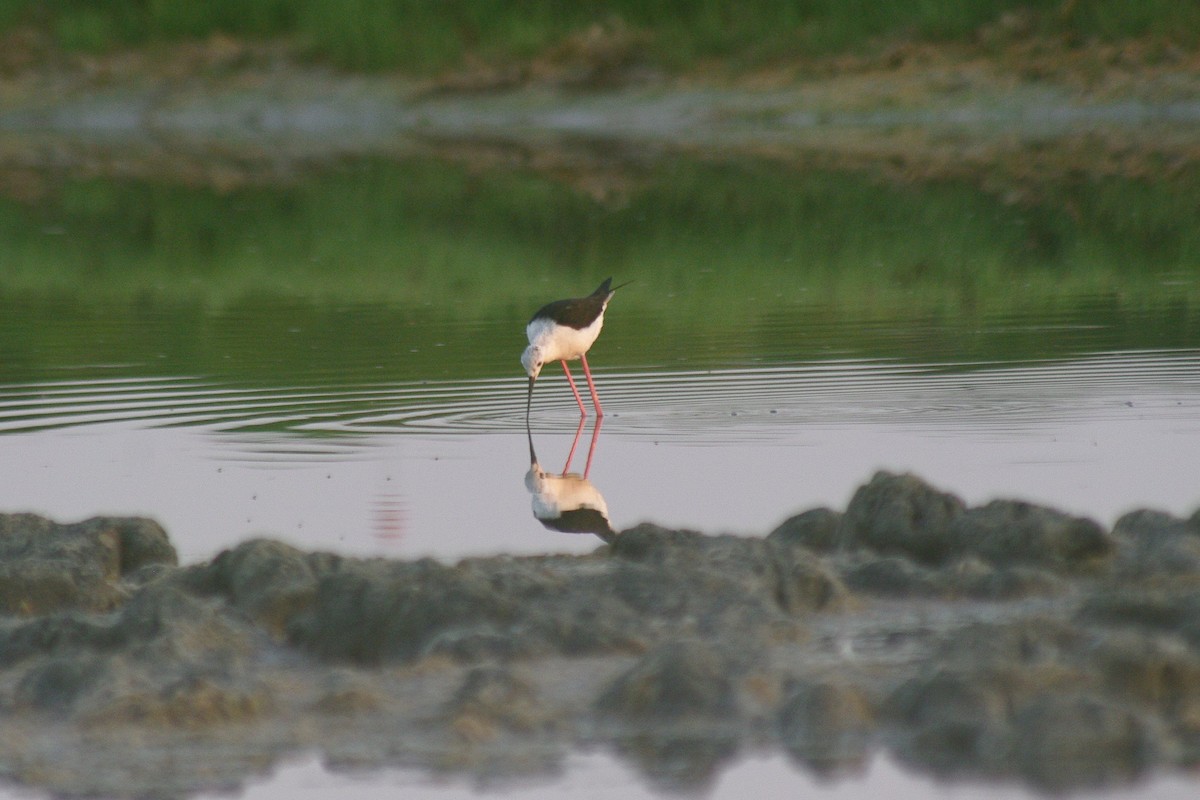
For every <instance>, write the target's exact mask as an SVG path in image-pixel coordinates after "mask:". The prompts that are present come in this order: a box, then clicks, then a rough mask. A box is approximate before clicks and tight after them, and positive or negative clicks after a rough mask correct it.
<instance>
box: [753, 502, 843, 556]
mask: <svg viewBox="0 0 1200 800" xmlns="http://www.w3.org/2000/svg"><path fill="white" fill-rule="evenodd" d="M841 524H842V514H841V512H838V511H834V510H832V509H829V508H813V509H810V510H808V511H805V512H804V513H802V514H797V515H795V516H793V517H788V518H787V519H785V520H784V521H783V522H782V523H780V525H779V527H777V528H776V529H775V530H773V531H771V532H770V533H769V534H767V541H771V542H775V543H777V544H780V545H786V546H788V547H807V548H809V549H811V550H816V551H818V552H828V551H830V550H834V549H836V548H837V547H838V544H839V539H838V530H839V529H840V527H841Z"/></svg>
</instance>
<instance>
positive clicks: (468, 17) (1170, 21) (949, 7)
mask: <svg viewBox="0 0 1200 800" xmlns="http://www.w3.org/2000/svg"><path fill="white" fill-rule="evenodd" d="M596 25H599V26H601V28H602V29H603V30H605V31H607V32H608V33H609V34H610V38H615V39H616V40H617V43H618V47H617V48H616V51H614V52H610V53H609V57H616V58H623V59H637V60H640V61H646V62H649V63H652V64H655V65H658V66H664V67H667V68H686V67H687V66H689V65H692V64H694V63H696V62H697V61H699V60H702V59H708V58H722V59H726V60H730V61H732V62H734V63H744V64H755V63H762V62H766V61H770V60H772V59H776V58H787V57H795V56H800V55H802V56H814V55H816V56H819V55H823V54H829V53H833V52H840V51H854V50H858V49H861V48H864V47H866V46H867V45H868V44H870V43H872V42H875V41H877V40H878V39H879V38H880V37H884V38H887V37H898V38H902V39H905V40H917V41H946V40H958V39H978V38H983V39H995V38H999V39H1003V38H1005V37H1011V36H1028V35H1046V36H1054V37H1060V38H1066V39H1067V40H1069V41H1070V40H1086V39H1092V38H1099V39H1102V40H1120V39H1125V38H1130V37H1151V38H1153V39H1156V40H1160V41H1162V42H1164V43H1167V42H1169V43H1173V44H1175V45H1183V46H1187V47H1193V46H1195V45H1196V44H1197V42H1200V5H1198V4H1196V3H1194V2H1179V0H1139V2H1130V0H897V2H893V3H884V2H873V1H872V0H809V1H808V2H804V3H796V2H786V1H784V0H744V2H740V3H730V2H724V1H722V0H696V2H681V1H680V0H605V2H590V3H575V2H565V1H561V2H511V0H442V1H440V2H438V1H431V0H345V1H344V2H343V1H342V0H210V1H209V2H165V1H164V0H59V2H55V3H47V2H44V0H0V31H3V30H5V29H12V28H14V27H17V26H34V27H36V28H39V29H41V30H44V31H46V32H48V33H49V34H50V35H51V37H52V38H53V40H54V41H55V42H57V44H58V45H59V46H61V47H62V48H64V49H66V50H68V51H86V52H103V51H108V50H112V49H114V48H120V47H128V46H144V45H153V44H161V43H170V42H173V41H178V40H180V39H189V38H193V39H194V38H203V37H207V36H210V35H213V34H218V33H221V34H229V35H234V36H244V37H252V38H270V37H287V38H290V39H292V40H293V41H296V42H297V43H299V45H300V46H301V47H302V48H303V49H305V50H306V51H307V52H309V53H310V54H311V55H312V56H314V57H316V58H319V59H327V60H329V61H330V62H332V63H334V64H336V65H338V66H341V67H344V68H349V69H358V70H383V69H394V68H399V69H403V70H408V71H414V72H423V73H428V72H432V71H436V70H440V69H445V68H452V67H455V66H457V65H461V64H462V63H464V61H465V60H466V59H468V58H469V57H470V58H475V59H482V60H484V61H492V62H507V61H511V60H514V59H516V60H520V59H525V58H528V57H530V56H532V55H534V54H537V53H544V52H546V51H547V50H548V49H552V48H554V47H556V46H557V47H562V46H564V42H567V43H568V45H567V46H570V45H569V42H570V41H571V40H570V37H572V36H576V37H578V35H579V34H580V32H582V31H585V30H587V29H589V28H591V27H592V26H596ZM576 43H577V44H578V41H577V42H576Z"/></svg>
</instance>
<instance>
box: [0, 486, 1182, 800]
mask: <svg viewBox="0 0 1200 800" xmlns="http://www.w3.org/2000/svg"><path fill="white" fill-rule="evenodd" d="M1197 518H1198V517H1197V516H1193V517H1192V518H1191V519H1178V518H1174V517H1171V516H1168V515H1165V514H1161V513H1159V512H1154V511H1149V510H1139V511H1135V512H1131V513H1130V514H1128V515H1126V516H1124V517H1122V518H1121V520H1119V521H1118V522H1117V524H1116V525H1115V526H1114V528H1113V530H1111V531H1109V530H1105V529H1104V528H1102V527H1101V526H1100V525H1099V524H1097V523H1096V522H1094V521H1091V520H1088V519H1085V518H1078V517H1072V516H1070V515H1067V514H1063V513H1061V512H1059V511H1056V510H1054V509H1049V508H1044V507H1039V506H1034V505H1031V504H1028V503H1023V502H1020V501H1014V500H998V501H994V502H992V503H989V504H987V505H985V506H982V507H978V508H969V507H968V506H967V505H966V504H965V503H963V502H962V501H961V500H960V499H958V498H956V497H954V496H953V495H950V494H946V493H944V492H940V491H938V490H937V489H935V488H933V487H931V486H929V485H928V484H926V483H925V482H923V481H922V480H921V479H919V478H917V477H916V476H913V475H892V474H888V473H879V474H877V475H876V476H874V477H873V478H872V479H871V481H870V482H868V483H867V484H866V485H864V486H863V487H862V488H861V489H860V490H859V491H858V492H857V493H856V494H855V495H854V497H853V499H852V500H851V502H850V504H849V507H848V508H847V509H846V511H845V512H844V513H839V512H837V511H833V510H830V509H814V510H812V511H808V512H805V513H803V514H799V515H797V516H795V517H792V518H790V519H789V520H787V521H785V522H784V523H783V524H781V525H780V526H779V528H777V529H776V530H775V531H773V532H771V534H770V535H769V536H766V537H764V538H738V537H732V536H706V535H702V534H700V533H696V532H693V531H677V530H668V529H664V528H660V527H657V526H654V525H649V524H644V525H640V526H637V527H635V528H631V529H629V530H626V531H623V532H621V533H620V534H619V535H618V536H617V537H616V539H615V540H614V541H613V542H612V543H611V544H608V545H604V546H601V547H599V548H598V549H597V550H596V551H595V552H594V553H592V554H590V555H587V556H543V557H524V558H511V557H496V558H485V559H468V560H465V561H462V562H460V563H458V564H454V565H447V564H442V563H439V562H435V561H431V560H420V561H412V562H401V561H388V560H382V559H374V560H366V559H353V558H344V557H340V556H336V555H332V554H326V553H306V552H302V551H300V550H297V549H295V548H293V547H291V546H289V545H286V544H284V543H281V542H275V541H269V540H261V539H260V540H253V541H248V542H246V543H244V544H241V545H239V546H238V547H235V548H233V549H231V550H228V551H226V552H223V553H221V554H220V555H218V556H217V557H216V558H214V559H213V560H212V561H210V562H208V563H204V564H198V565H194V566H187V567H179V566H177V564H176V559H175V552H174V549H173V548H172V546H171V544H170V542H169V541H168V540H167V537H166V534H165V533H163V531H162V530H161V528H159V527H158V526H157V525H155V524H154V523H152V522H149V521H146V520H132V519H131V520H121V519H109V518H104V519H95V520H89V521H87V522H83V523H78V524H75V525H59V524H56V523H53V522H50V521H48V520H44V519H41V518H38V517H33V516H29V515H11V516H0V775H4V776H5V780H7V781H8V782H10V783H15V784H19V785H21V786H24V787H28V788H32V789H35V790H42V791H48V792H53V793H56V794H59V795H103V796H124V797H134V796H138V797H141V796H151V795H153V796H186V795H188V794H192V793H195V792H198V791H202V790H220V791H229V790H234V789H236V788H237V787H238V786H241V785H243V784H244V783H245V782H246V781H248V780H250V779H251V778H255V777H258V776H260V775H262V774H263V773H264V771H269V770H270V769H271V768H272V766H273V765H275V764H277V763H279V762H280V761H281V760H282V759H284V758H287V757H289V756H290V755H294V754H297V753H300V752H305V751H312V750H316V751H319V752H320V753H322V755H323V757H324V758H325V759H326V760H327V761H328V762H329V763H332V764H339V763H347V764H353V765H354V766H355V767H356V768H357V769H369V768H383V767H390V766H400V767H412V768H424V769H430V770H437V771H447V770H449V771H452V772H454V771H457V772H461V773H465V774H468V775H471V776H475V777H477V778H480V779H483V780H489V779H493V778H496V777H497V776H519V775H544V774H552V773H553V772H554V771H555V770H558V769H561V767H562V763H563V760H564V759H565V757H566V755H567V754H568V753H569V752H570V751H571V750H572V749H574V748H597V747H599V748H603V749H606V750H608V751H609V752H612V753H615V754H616V755H617V756H618V757H620V758H623V759H627V760H628V761H629V762H630V763H631V764H632V765H634V766H635V768H636V769H638V770H639V771H640V772H642V773H643V774H644V776H645V777H646V780H647V781H649V782H650V783H651V784H652V785H654V786H656V787H661V788H663V789H672V790H678V789H699V788H703V787H704V786H705V785H707V783H708V782H710V781H712V780H713V779H714V778H715V777H716V776H717V775H719V773H720V771H721V769H722V768H723V767H724V766H726V765H728V764H729V763H731V761H733V760H734V759H736V757H737V756H738V755H739V754H740V753H742V752H745V751H748V750H751V749H756V750H761V749H762V748H778V749H779V750H780V751H782V752H786V753H787V754H789V756H790V757H791V758H792V759H794V761H795V762H796V763H797V765H799V766H800V767H801V768H803V769H807V770H810V771H812V772H814V773H816V774H818V775H821V776H826V777H831V778H836V776H838V775H839V774H842V773H844V772H846V771H847V770H852V769H855V768H858V767H861V766H862V765H863V764H865V763H867V761H868V760H869V759H870V758H871V756H872V755H873V754H875V753H878V752H881V751H886V752H890V753H891V754H892V755H893V756H894V757H895V758H897V759H898V760H899V761H900V762H901V763H903V764H906V765H909V766H910V767H911V768H912V769H916V770H920V771H923V772H928V773H931V774H935V775H939V776H947V777H955V778H957V777H967V778H971V779H988V780H994V781H1016V782H1022V783H1027V784H1031V785H1033V786H1035V787H1038V788H1040V789H1045V790H1052V791H1067V790H1072V789H1077V788H1090V787H1097V786H1104V787H1112V786H1120V785H1123V784H1125V783H1127V782H1129V781H1132V780H1135V779H1137V778H1138V777H1140V776H1143V775H1145V774H1147V773H1150V772H1152V771H1155V770H1168V769H1172V768H1175V769H1189V768H1194V767H1195V765H1196V764H1197V763H1198V762H1200V549H1198V548H1197V545H1198V544H1200V531H1197V529H1196V519H1197ZM64 752H69V753H71V755H72V757H71V758H69V759H64V758H63V757H62V754H63V753H64Z"/></svg>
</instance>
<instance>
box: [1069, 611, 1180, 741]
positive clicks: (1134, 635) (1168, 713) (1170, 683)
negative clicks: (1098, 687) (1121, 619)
mask: <svg viewBox="0 0 1200 800" xmlns="http://www.w3.org/2000/svg"><path fill="white" fill-rule="evenodd" d="M1091 656H1092V660H1093V661H1094V662H1095V664H1096V667H1097V669H1098V670H1099V672H1100V674H1101V675H1102V676H1103V680H1104V685H1105V686H1106V688H1108V689H1109V691H1111V692H1112V693H1113V694H1114V695H1116V696H1118V697H1128V698H1136V699H1137V700H1138V701H1139V702H1140V703H1142V704H1144V705H1146V706H1148V707H1151V708H1154V709H1156V710H1157V711H1159V712H1160V713H1162V714H1163V715H1164V716H1165V717H1166V718H1169V719H1173V720H1179V719H1183V720H1185V721H1186V722H1187V723H1188V724H1191V722H1192V721H1193V720H1196V719H1197V718H1198V716H1197V715H1198V714H1200V655H1197V654H1196V653H1194V652H1192V651H1191V650H1190V649H1189V648H1188V647H1187V645H1186V643H1184V642H1182V641H1180V640H1179V639H1177V638H1175V637H1171V636H1163V635H1160V634H1146V633H1144V632H1139V631H1123V632H1120V633H1118V634H1116V635H1113V636H1110V637H1108V638H1107V639H1105V640H1104V641H1102V642H1101V643H1100V644H1098V645H1097V646H1096V647H1095V648H1094V650H1093V651H1092V653H1091Z"/></svg>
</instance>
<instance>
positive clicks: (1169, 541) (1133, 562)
mask: <svg viewBox="0 0 1200 800" xmlns="http://www.w3.org/2000/svg"><path fill="white" fill-rule="evenodd" d="M1198 523H1200V513H1198V514H1197V515H1196V516H1194V517H1193V518H1192V519H1190V520H1183V519H1179V518H1178V517H1174V516H1172V515H1170V514H1165V513H1163V512H1161V511H1153V510H1150V509H1139V510H1137V511H1131V512H1129V513H1128V514H1125V515H1123V516H1122V517H1121V518H1120V519H1118V520H1117V524H1116V525H1114V526H1113V536H1114V537H1115V538H1116V540H1117V541H1118V542H1120V544H1121V549H1120V559H1119V561H1120V563H1119V570H1120V572H1121V573H1122V574H1123V575H1127V576H1132V577H1146V576H1154V575H1161V574H1185V573H1200V524H1198Z"/></svg>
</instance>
